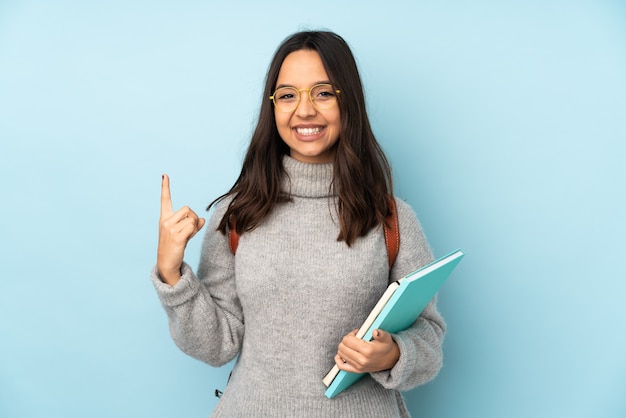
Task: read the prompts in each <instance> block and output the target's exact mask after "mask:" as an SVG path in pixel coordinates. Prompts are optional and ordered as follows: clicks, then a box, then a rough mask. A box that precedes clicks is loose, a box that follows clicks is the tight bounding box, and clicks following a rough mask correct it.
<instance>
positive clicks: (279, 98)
mask: <svg viewBox="0 0 626 418" xmlns="http://www.w3.org/2000/svg"><path fill="white" fill-rule="evenodd" d="M301 91H306V92H307V93H309V100H311V103H312V104H313V106H315V107H316V108H318V109H329V108H331V107H333V106H334V105H335V103H337V96H338V95H339V94H340V93H341V90H337V89H335V88H334V87H333V86H332V85H331V84H316V85H314V86H313V87H311V88H310V89H300V90H298V89H297V88H295V87H281V88H279V89H277V90H276V91H275V92H274V94H273V95H271V96H270V100H271V101H273V102H274V106H276V108H277V109H278V110H280V111H281V112H293V111H294V110H296V108H297V107H298V105H299V104H300V92H301Z"/></svg>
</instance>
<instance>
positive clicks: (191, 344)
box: [151, 204, 244, 366]
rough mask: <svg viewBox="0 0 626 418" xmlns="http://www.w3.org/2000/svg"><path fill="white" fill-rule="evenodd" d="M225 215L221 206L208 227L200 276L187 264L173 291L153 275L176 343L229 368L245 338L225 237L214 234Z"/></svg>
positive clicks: (211, 218) (197, 355)
mask: <svg viewBox="0 0 626 418" xmlns="http://www.w3.org/2000/svg"><path fill="white" fill-rule="evenodd" d="M224 209H225V205H222V204H220V205H218V207H217V208H216V210H215V211H214V212H213V214H212V215H211V217H210V219H209V222H208V223H207V225H206V227H205V228H206V229H205V236H204V241H203V244H202V253H201V260H200V266H199V268H198V274H197V275H196V274H194V272H193V270H192V269H191V267H190V266H189V265H188V264H186V263H183V266H182V270H181V272H182V277H181V280H180V281H179V282H178V283H176V284H175V285H174V286H170V285H168V284H166V283H164V282H163V281H162V280H161V278H160V277H159V274H158V271H157V269H156V266H155V267H154V268H153V269H152V273H151V278H152V282H153V284H154V286H155V288H156V291H157V294H158V296H159V299H160V301H161V304H162V305H163V308H164V309H165V312H166V313H167V316H168V321H169V329H170V334H171V335H172V338H173V340H174V342H175V343H176V345H177V346H178V347H179V348H180V349H181V350H182V351H183V352H185V353H187V354H188V355H190V356H192V357H194V358H196V359H198V360H201V361H203V362H205V363H208V364H210V365H212V366H221V365H223V364H226V363H227V362H229V361H230V360H232V359H233V358H234V357H235V356H236V355H237V353H238V352H239V349H240V347H241V342H242V340H243V333H244V321H243V312H242V308H241V304H240V302H239V299H238V297H237V292H236V287H235V270H234V256H233V255H232V253H231V252H230V248H229V246H228V241H227V237H226V236H224V235H223V234H221V233H220V232H218V231H216V228H217V225H218V223H219V221H220V219H221V217H222V215H223V213H224Z"/></svg>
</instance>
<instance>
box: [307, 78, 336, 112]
mask: <svg viewBox="0 0 626 418" xmlns="http://www.w3.org/2000/svg"><path fill="white" fill-rule="evenodd" d="M311 99H312V100H313V103H315V105H316V106H317V107H319V108H321V109H328V108H329V107H331V106H333V105H334V104H335V103H336V102H337V93H336V91H335V89H334V88H333V86H331V85H330V84H318V85H317V86H314V87H313V88H312V89H311Z"/></svg>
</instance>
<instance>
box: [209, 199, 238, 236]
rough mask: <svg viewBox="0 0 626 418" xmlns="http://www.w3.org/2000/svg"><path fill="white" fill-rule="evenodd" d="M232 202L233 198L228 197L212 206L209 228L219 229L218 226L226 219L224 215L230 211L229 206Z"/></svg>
mask: <svg viewBox="0 0 626 418" xmlns="http://www.w3.org/2000/svg"><path fill="white" fill-rule="evenodd" d="M232 200H233V197H232V196H226V197H224V198H223V199H221V200H218V201H217V202H215V204H214V205H213V206H211V209H209V222H208V226H209V228H212V229H217V226H218V225H219V223H220V221H221V220H222V218H223V217H224V214H225V213H226V210H227V209H228V205H230V202H231V201H232Z"/></svg>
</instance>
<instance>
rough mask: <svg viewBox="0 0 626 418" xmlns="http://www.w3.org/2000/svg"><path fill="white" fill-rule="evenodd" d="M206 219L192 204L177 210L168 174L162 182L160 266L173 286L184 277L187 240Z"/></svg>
mask: <svg viewBox="0 0 626 418" xmlns="http://www.w3.org/2000/svg"><path fill="white" fill-rule="evenodd" d="M204 223H205V220H204V218H199V217H198V215H196V213H195V212H194V211H192V210H191V209H190V208H189V207H188V206H183V207H182V208H180V209H178V210H177V211H176V212H174V209H173V208H172V197H171V195H170V178H169V177H168V176H167V174H164V175H163V181H162V183H161V217H160V219H159V246H158V250H157V270H158V271H159V275H160V276H161V279H163V281H164V282H165V283H167V284H169V285H171V286H173V285H175V284H176V283H178V281H179V280H180V268H181V266H182V265H183V258H184V255H185V248H186V247H187V243H188V242H189V240H190V239H191V238H193V237H194V235H196V234H197V233H198V231H200V230H201V229H202V227H203V226H204Z"/></svg>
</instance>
